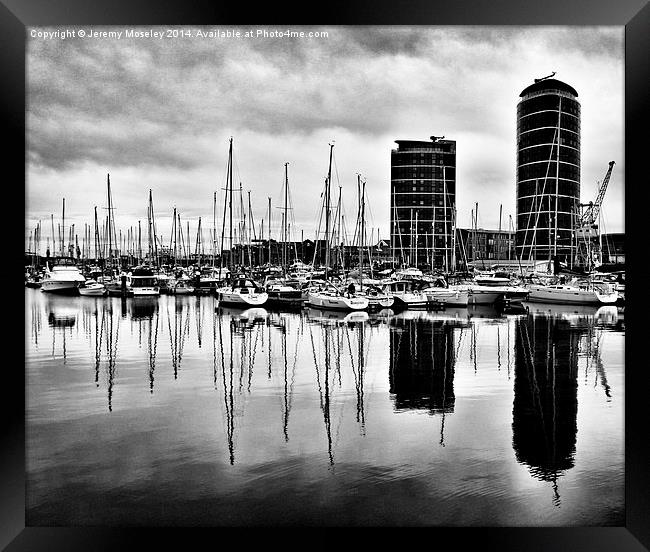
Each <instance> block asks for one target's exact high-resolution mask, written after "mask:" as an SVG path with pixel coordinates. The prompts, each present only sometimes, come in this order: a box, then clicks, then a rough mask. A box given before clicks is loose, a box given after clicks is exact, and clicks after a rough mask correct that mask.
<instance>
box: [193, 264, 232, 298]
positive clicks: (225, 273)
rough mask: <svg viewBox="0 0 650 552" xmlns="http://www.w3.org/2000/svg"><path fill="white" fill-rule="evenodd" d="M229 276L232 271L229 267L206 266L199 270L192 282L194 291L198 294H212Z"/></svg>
mask: <svg viewBox="0 0 650 552" xmlns="http://www.w3.org/2000/svg"><path fill="white" fill-rule="evenodd" d="M229 276H230V271H229V270H228V269H227V268H219V267H214V266H204V267H203V268H202V269H201V270H200V271H198V273H197V274H196V275H195V277H194V280H193V282H192V283H193V285H194V292H195V293H196V294H197V295H212V294H214V293H215V292H216V291H217V288H218V287H219V286H220V285H221V284H222V283H223V282H224V281H225V280H227V279H228V278H229Z"/></svg>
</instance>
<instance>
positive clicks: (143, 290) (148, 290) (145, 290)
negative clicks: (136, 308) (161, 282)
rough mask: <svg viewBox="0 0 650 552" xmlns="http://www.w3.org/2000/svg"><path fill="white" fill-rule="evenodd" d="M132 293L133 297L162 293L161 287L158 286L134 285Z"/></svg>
mask: <svg viewBox="0 0 650 552" xmlns="http://www.w3.org/2000/svg"><path fill="white" fill-rule="evenodd" d="M131 295H133V297H145V296H152V295H160V288H158V287H133V288H131Z"/></svg>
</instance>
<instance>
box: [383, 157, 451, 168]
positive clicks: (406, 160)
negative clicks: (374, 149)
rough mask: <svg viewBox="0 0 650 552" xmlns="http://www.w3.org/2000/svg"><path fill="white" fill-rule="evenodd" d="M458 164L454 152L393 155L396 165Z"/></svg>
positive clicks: (394, 164)
mask: <svg viewBox="0 0 650 552" xmlns="http://www.w3.org/2000/svg"><path fill="white" fill-rule="evenodd" d="M455 164H456V156H455V155H452V154H448V155H443V154H439V155H424V154H422V155H414V154H409V155H399V156H396V155H392V156H391V165H393V166H394V167H402V166H404V165H434V166H438V165H450V166H454V165H455Z"/></svg>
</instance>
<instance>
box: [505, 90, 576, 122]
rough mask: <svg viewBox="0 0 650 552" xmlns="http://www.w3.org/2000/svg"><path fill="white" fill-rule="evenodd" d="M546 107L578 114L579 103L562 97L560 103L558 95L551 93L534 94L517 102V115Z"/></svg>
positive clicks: (521, 115) (520, 115) (523, 114)
mask: <svg viewBox="0 0 650 552" xmlns="http://www.w3.org/2000/svg"><path fill="white" fill-rule="evenodd" d="M546 109H553V110H556V111H557V110H558V109H562V112H563V113H571V114H572V115H576V116H580V104H579V103H578V102H577V101H576V100H570V99H568V98H562V103H561V104H560V97H559V96H553V95H544V96H536V97H534V98H529V99H526V100H522V101H520V102H519V103H518V104H517V116H518V117H523V116H525V115H526V114H527V113H535V112H536V111H544V110H546Z"/></svg>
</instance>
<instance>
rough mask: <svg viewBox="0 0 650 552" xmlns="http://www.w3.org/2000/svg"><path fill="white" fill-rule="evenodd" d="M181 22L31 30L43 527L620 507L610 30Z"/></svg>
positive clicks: (31, 418)
mask: <svg viewBox="0 0 650 552" xmlns="http://www.w3.org/2000/svg"><path fill="white" fill-rule="evenodd" d="M204 30H205V29H204ZM231 30H232V32H233V33H240V32H242V33H243V32H246V33H248V32H252V31H250V30H248V29H244V28H243V27H236V26H235V27H233V28H232V29H231ZM177 31H178V32H177V34H176V35H173V33H172V36H169V37H167V38H166V39H165V40H164V41H155V40H154V41H147V39H146V38H147V37H146V36H142V37H140V38H138V39H136V38H134V37H135V36H138V35H137V33H138V32H144V31H142V29H141V30H140V31H137V30H136V31H133V32H132V33H131V34H128V33H127V34H125V36H124V37H122V38H120V40H117V38H118V37H116V36H115V35H112V34H111V31H110V30H109V28H106V30H98V31H97V33H98V34H97V35H96V37H95V38H94V39H93V40H91V41H78V40H75V39H74V37H70V40H68V39H67V38H66V40H65V41H48V40H45V38H46V37H49V36H50V35H47V34H46V32H45V31H42V33H43V34H41V35H38V34H36V35H34V34H32V35H31V37H30V38H29V40H28V41H27V43H28V46H29V47H28V52H27V56H26V61H27V62H28V63H26V79H25V83H26V89H27V90H28V91H29V94H28V95H27V98H28V102H27V103H28V105H27V106H26V147H27V149H28V151H27V152H26V165H27V166H26V182H27V183H28V184H29V186H27V187H26V194H25V195H26V198H25V199H26V203H27V205H28V208H27V210H26V213H25V225H24V229H23V230H24V242H25V248H24V297H25V300H24V304H25V430H26V431H25V437H26V443H25V456H26V469H25V479H26V481H25V516H26V518H25V519H26V524H27V525H29V526H32V527H59V526H73V527H150V526H154V527H166V526H171V527H214V526H219V527H221V526H327V527H333V526H400V527H404V526H428V527H486V528H487V527H549V528H550V527H557V528H568V527H619V526H622V525H625V523H626V522H627V521H629V520H630V518H629V517H626V493H625V492H626V484H629V478H628V475H630V474H631V471H628V472H627V473H626V458H625V454H624V451H625V449H624V447H625V440H626V438H625V424H624V422H625V421H626V418H625V401H626V396H625V384H626V366H625V345H626V343H625V342H626V325H625V311H626V285H625V284H626V262H625V254H626V243H627V241H626V236H625V221H624V218H625V217H624V216H623V211H624V207H625V202H624V198H625V194H624V193H623V192H624V186H625V161H626V159H628V160H629V158H628V157H627V155H626V153H625V148H624V140H623V138H624V133H623V124H622V120H619V119H620V114H621V113H622V112H623V107H624V106H623V94H622V91H623V90H624V89H625V87H623V86H621V84H622V80H621V76H622V74H623V72H622V69H623V62H624V59H625V57H624V53H625V48H624V47H625V40H624V39H625V37H626V34H625V29H623V28H621V29H618V28H616V27H611V28H610V27H605V26H603V27H586V28H584V29H578V28H566V29H565V28H563V27H562V26H560V27H558V28H553V27H548V28H547V27H544V28H543V29H542V28H540V29H536V28H534V27H531V28H526V29H525V30H524V31H519V30H517V29H515V28H514V27H499V28H494V29H492V30H489V32H485V30H484V29H474V28H473V27H467V28H465V27H458V28H456V27H455V26H450V27H446V26H441V27H435V26H411V27H409V26H396V27H395V28H388V27H382V26H368V27H365V26H350V27H347V26H331V27H327V26H324V27H322V28H321V27H313V28H312V27H307V26H301V27H300V32H296V33H295V35H294V34H293V31H292V34H291V36H290V37H288V39H289V42H287V41H283V40H280V39H278V40H274V41H271V42H269V41H268V40H267V38H268V37H266V36H263V37H258V38H256V39H255V40H249V39H248V38H252V37H247V38H245V37H244V36H243V35H242V36H239V35H233V37H234V38H237V39H236V40H235V39H234V40H230V41H225V40H224V41H220V42H219V44H217V43H214V44H212V43H210V42H209V41H208V42H205V41H201V40H199V39H197V37H199V36H203V34H202V31H201V32H199V31H198V28H194V27H193V26H188V28H187V29H185V28H184V29H182V30H181V29H180V28H179V29H177ZM89 32H90V31H89ZM134 33H135V34H134ZM302 33H304V36H303V34H302ZM240 38H241V40H240ZM513 51H516V52H518V55H517V56H512V52H513ZM504 60H505V61H504ZM556 75H557V77H556ZM162 76H164V77H165V78H164V79H163V78H160V77H162ZM73 85H74V86H73ZM53 129H56V132H54V130H53ZM91 129H92V130H91ZM611 159H614V160H611ZM513 161H514V164H513ZM633 300H634V298H633ZM628 313H629V311H628ZM633 373H634V372H632V373H630V372H628V373H627V376H629V381H631V379H632V374H633ZM627 490H629V487H627ZM627 505H628V506H629V502H628V504H627Z"/></svg>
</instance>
